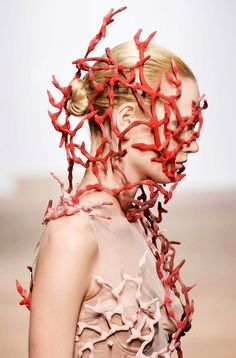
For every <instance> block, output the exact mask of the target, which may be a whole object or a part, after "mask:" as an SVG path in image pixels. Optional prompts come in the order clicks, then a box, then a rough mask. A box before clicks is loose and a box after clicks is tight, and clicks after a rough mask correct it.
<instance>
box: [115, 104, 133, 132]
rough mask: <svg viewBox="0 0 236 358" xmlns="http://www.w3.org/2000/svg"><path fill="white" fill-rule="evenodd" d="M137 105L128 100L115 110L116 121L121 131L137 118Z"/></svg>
mask: <svg viewBox="0 0 236 358" xmlns="http://www.w3.org/2000/svg"><path fill="white" fill-rule="evenodd" d="M135 113H136V107H135V104H134V103H132V102H126V103H123V104H121V105H120V106H119V107H118V108H117V110H116V111H115V118H114V120H115V123H116V126H117V127H118V129H119V131H121V132H122V131H123V130H124V129H125V128H127V127H128V126H129V125H130V124H131V123H132V122H133V121H135V120H136V115H135Z"/></svg>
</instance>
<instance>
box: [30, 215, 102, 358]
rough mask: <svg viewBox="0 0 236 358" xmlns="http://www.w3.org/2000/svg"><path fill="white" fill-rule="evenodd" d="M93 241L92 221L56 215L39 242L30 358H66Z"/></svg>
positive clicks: (94, 251)
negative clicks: (57, 216) (57, 217)
mask: <svg viewBox="0 0 236 358" xmlns="http://www.w3.org/2000/svg"><path fill="white" fill-rule="evenodd" d="M96 255H97V243H96V241H95V238H94V235H93V229H92V225H91V223H89V222H88V221H85V220H81V219H80V218H78V217H65V218H60V219H57V220H55V222H53V223H52V224H51V225H50V227H49V228H48V230H45V233H44V235H43V238H42V241H41V243H40V248H39V253H38V260H37V275H36V277H35V281H34V287H33V291H32V299H31V308H30V329H29V353H30V354H29V356H30V358H49V357H50V358H67V357H68V358H71V357H72V355H73V348H74V337H75V330H76V324H77V319H78V315H79V310H80V306H81V303H82V300H83V297H84V295H85V293H86V290H87V288H88V287H89V283H90V279H91V273H92V267H93V262H94V261H95V259H96Z"/></svg>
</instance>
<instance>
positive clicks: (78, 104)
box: [66, 78, 88, 116]
mask: <svg viewBox="0 0 236 358" xmlns="http://www.w3.org/2000/svg"><path fill="white" fill-rule="evenodd" d="M70 85H71V96H70V99H69V100H68V102H67V105H66V107H67V109H68V111H69V112H70V113H71V114H73V115H74V116H80V115H83V114H85V112H86V110H87V108H88V97H87V93H86V89H85V86H84V81H83V80H82V79H80V78H77V79H75V80H73V81H72V82H71V84H70Z"/></svg>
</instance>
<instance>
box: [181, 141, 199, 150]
mask: <svg viewBox="0 0 236 358" xmlns="http://www.w3.org/2000/svg"><path fill="white" fill-rule="evenodd" d="M183 151H184V152H187V153H197V152H198V151H199V145H198V143H197V141H196V140H193V141H192V142H191V143H190V144H189V145H187V144H184V145H183Z"/></svg>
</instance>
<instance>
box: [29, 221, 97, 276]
mask: <svg viewBox="0 0 236 358" xmlns="http://www.w3.org/2000/svg"><path fill="white" fill-rule="evenodd" d="M91 220H92V219H91V218H89V217H86V216H82V215H81V216H80V215H75V214H74V215H71V216H63V217H61V218H58V219H55V220H51V221H49V223H48V224H47V226H46V228H45V230H44V232H43V234H42V236H41V239H40V242H39V247H38V254H37V262H36V268H35V275H36V273H37V271H38V266H39V262H40V264H41V265H43V264H44V261H45V260H44V258H46V257H49V256H50V257H55V256H58V257H60V258H61V259H62V258H63V257H65V255H66V256H68V257H70V259H71V260H76V261H77V262H78V263H79V262H80V264H83V266H84V268H86V267H87V266H89V265H90V266H91V262H95V258H96V257H97V254H98V244H97V240H96V237H95V235H94V229H93V224H92V221H91ZM62 265H63V263H62Z"/></svg>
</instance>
